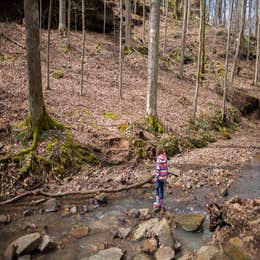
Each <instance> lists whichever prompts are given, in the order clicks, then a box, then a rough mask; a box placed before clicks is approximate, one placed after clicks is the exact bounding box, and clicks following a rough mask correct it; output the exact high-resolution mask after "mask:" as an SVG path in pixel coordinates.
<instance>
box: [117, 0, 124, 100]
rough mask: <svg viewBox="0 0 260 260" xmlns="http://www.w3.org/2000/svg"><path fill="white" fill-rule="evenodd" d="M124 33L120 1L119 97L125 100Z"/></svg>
mask: <svg viewBox="0 0 260 260" xmlns="http://www.w3.org/2000/svg"><path fill="white" fill-rule="evenodd" d="M122 31H123V3H122V0H120V26H119V77H118V78H119V97H120V98H121V99H122V98H123V90H122V89H123V75H122V74H123V73H122V63H123V48H122Z"/></svg>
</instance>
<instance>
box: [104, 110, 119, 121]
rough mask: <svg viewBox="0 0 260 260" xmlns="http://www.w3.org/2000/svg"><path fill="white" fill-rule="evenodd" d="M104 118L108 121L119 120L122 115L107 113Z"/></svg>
mask: <svg viewBox="0 0 260 260" xmlns="http://www.w3.org/2000/svg"><path fill="white" fill-rule="evenodd" d="M104 117H105V118H107V119H113V120H117V119H119V118H120V115H118V114H116V113H113V112H106V113H104Z"/></svg>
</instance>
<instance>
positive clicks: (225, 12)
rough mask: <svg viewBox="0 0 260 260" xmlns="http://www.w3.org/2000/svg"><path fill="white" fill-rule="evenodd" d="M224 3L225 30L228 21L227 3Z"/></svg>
mask: <svg viewBox="0 0 260 260" xmlns="http://www.w3.org/2000/svg"><path fill="white" fill-rule="evenodd" d="M223 1H224V12H223V14H224V17H223V25H224V28H226V20H227V2H226V0H223Z"/></svg>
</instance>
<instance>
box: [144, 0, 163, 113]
mask: <svg viewBox="0 0 260 260" xmlns="http://www.w3.org/2000/svg"><path fill="white" fill-rule="evenodd" d="M159 28H160V0H151V11H150V19H149V43H148V66H147V68H148V82H147V83H148V84H147V107H146V113H147V114H148V115H152V116H155V117H157V81H158V54H159V34H160V30H159Z"/></svg>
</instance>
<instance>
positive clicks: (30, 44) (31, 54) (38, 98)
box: [24, 0, 60, 150]
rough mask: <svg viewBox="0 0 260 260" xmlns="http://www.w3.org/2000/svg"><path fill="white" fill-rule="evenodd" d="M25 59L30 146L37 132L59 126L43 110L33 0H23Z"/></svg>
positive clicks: (35, 8) (33, 147)
mask: <svg viewBox="0 0 260 260" xmlns="http://www.w3.org/2000/svg"><path fill="white" fill-rule="evenodd" d="M24 14H25V31H26V60H27V72H28V86H29V115H30V117H29V118H30V126H31V131H32V135H33V143H32V147H31V148H30V149H28V150H34V149H35V148H36V145H37V141H38V137H39V134H40V133H41V132H42V131H43V130H48V129H50V128H55V127H60V125H59V124H58V123H56V122H54V121H53V120H52V119H51V118H50V116H49V115H48V113H47V112H46V110H45V105H44V99H43V93H42V74H41V58H40V37H39V5H38V1H35V0H24Z"/></svg>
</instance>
